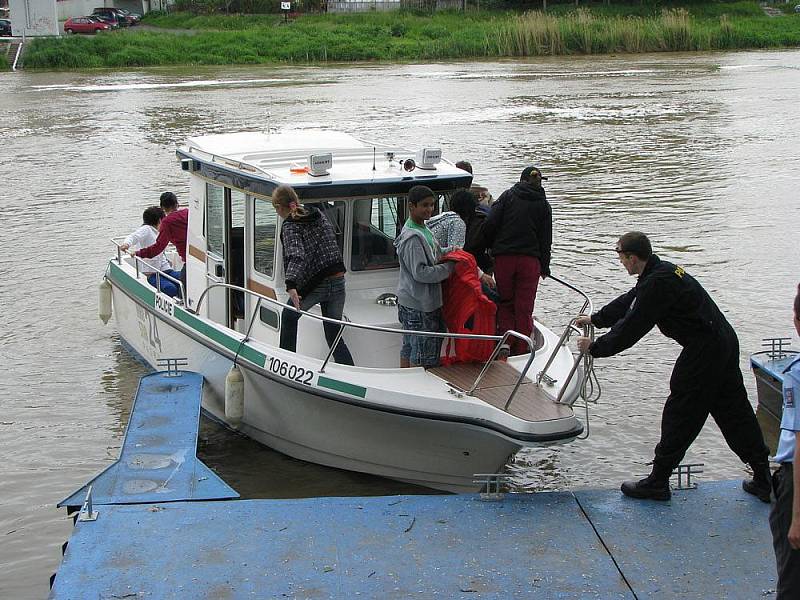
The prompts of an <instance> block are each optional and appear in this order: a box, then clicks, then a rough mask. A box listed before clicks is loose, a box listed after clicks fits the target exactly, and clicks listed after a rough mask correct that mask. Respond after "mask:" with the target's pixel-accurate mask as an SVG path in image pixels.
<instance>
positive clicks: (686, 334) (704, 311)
mask: <svg viewBox="0 0 800 600" xmlns="http://www.w3.org/2000/svg"><path fill="white" fill-rule="evenodd" d="M592 324H593V325H594V326H595V327H600V328H603V327H611V331H609V332H608V333H606V334H605V335H603V336H600V337H599V338H597V339H596V340H595V341H594V343H593V344H592V345H591V346H590V347H589V353H590V354H591V355H592V356H595V357H602V356H612V355H614V354H618V353H620V352H622V351H623V350H626V349H628V348H630V347H631V346H633V345H634V344H635V343H636V342H638V341H639V340H640V339H642V337H644V335H645V334H646V333H647V332H648V331H650V330H651V329H652V328H653V326H654V325H656V326H658V328H659V330H661V333H663V334H664V335H665V336H667V337H668V338H672V339H673V340H675V341H676V342H678V343H679V344H680V345H681V346H683V347H684V348H686V347H689V346H693V345H703V344H706V343H708V342H709V341H716V342H721V343H729V342H730V341H731V340H735V338H736V333H735V332H734V331H733V328H732V327H731V325H730V323H728V321H727V320H726V319H725V317H724V316H723V314H722V312H720V310H719V308H717V305H716V304H714V301H713V300H712V299H711V297H710V296H709V295H708V293H707V292H706V291H705V290H704V289H703V287H702V286H701V285H700V284H699V283H697V280H696V279H695V278H694V277H692V276H691V275H689V274H688V273H686V271H684V270H683V268H682V267H678V266H676V265H673V264H672V263H669V262H666V261H663V260H661V259H659V258H658V256H656V255H655V254H653V255H652V256H651V257H650V258H649V259H648V261H647V265H645V268H644V271H643V272H642V274H641V275H639V280H638V281H637V282H636V286H635V287H634V288H633V289H632V290H630V291H629V292H627V293H625V294H623V295H622V296H620V297H619V298H617V299H616V300H614V301H613V302H611V303H610V304H608V305H606V306H604V307H603V308H601V309H600V310H599V311H597V312H596V313H594V314H593V315H592ZM731 336H732V337H731Z"/></svg>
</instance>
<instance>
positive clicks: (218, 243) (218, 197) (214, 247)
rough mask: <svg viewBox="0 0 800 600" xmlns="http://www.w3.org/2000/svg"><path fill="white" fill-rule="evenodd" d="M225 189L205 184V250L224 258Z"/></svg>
mask: <svg viewBox="0 0 800 600" xmlns="http://www.w3.org/2000/svg"><path fill="white" fill-rule="evenodd" d="M224 245H225V188H222V187H219V186H216V185H211V184H210V183H207V184H206V249H207V251H208V252H211V253H212V254H216V255H217V256H224V254H223V252H224V247H225V246H224Z"/></svg>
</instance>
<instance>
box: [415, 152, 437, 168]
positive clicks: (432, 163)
mask: <svg viewBox="0 0 800 600" xmlns="http://www.w3.org/2000/svg"><path fill="white" fill-rule="evenodd" d="M440 162H442V149H441V148H423V149H422V150H420V151H419V152H417V168H418V169H426V170H428V171H432V170H433V169H435V168H436V165H438V164H439V163H440Z"/></svg>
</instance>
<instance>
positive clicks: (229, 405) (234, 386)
mask: <svg viewBox="0 0 800 600" xmlns="http://www.w3.org/2000/svg"><path fill="white" fill-rule="evenodd" d="M243 415H244V377H242V372H241V371H240V370H239V367H237V366H236V365H233V366H232V367H231V370H230V371H228V375H227V376H226V377H225V418H226V419H227V420H228V422H229V423H230V424H231V425H234V426H235V425H238V424H239V423H240V422H241V421H242V416H243Z"/></svg>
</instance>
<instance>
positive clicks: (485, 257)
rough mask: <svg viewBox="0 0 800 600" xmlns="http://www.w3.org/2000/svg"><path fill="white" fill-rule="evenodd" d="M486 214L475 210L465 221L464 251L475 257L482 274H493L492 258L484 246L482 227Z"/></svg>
mask: <svg viewBox="0 0 800 600" xmlns="http://www.w3.org/2000/svg"><path fill="white" fill-rule="evenodd" d="M486 216H487V215H486V213H485V212H483V211H481V210H479V209H475V213H474V214H473V215H472V216H471V217H470V219H469V221H467V235H466V237H465V238H464V250H466V251H467V252H469V253H470V254H472V256H474V257H475V262H477V263H478V267H480V269H481V271H483V272H484V273H489V274H491V273H493V272H494V261H492V257H491V256H489V254H488V252H486V244H485V243H484V236H483V226H484V224H485V223H486Z"/></svg>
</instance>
